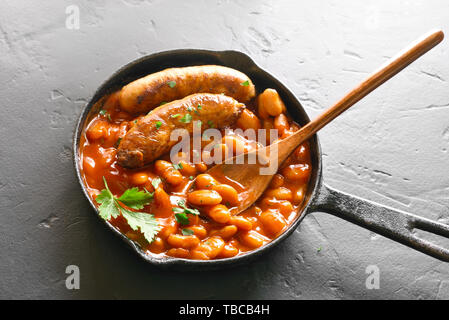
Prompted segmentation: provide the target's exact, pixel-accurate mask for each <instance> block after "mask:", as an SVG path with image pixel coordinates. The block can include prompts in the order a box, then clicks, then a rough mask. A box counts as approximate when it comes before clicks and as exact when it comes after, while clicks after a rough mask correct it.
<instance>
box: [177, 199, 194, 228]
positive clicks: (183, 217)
mask: <svg viewBox="0 0 449 320" xmlns="http://www.w3.org/2000/svg"><path fill="white" fill-rule="evenodd" d="M178 206H180V207H181V208H178V207H174V208H172V210H173V212H174V213H175V219H176V221H177V222H178V223H180V224H182V225H186V224H189V218H188V217H187V215H188V214H191V215H194V216H197V215H199V214H200V212H199V211H198V209H190V208H187V207H186V204H185V201H178Z"/></svg>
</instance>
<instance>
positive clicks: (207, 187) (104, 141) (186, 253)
mask: <svg viewBox="0 0 449 320" xmlns="http://www.w3.org/2000/svg"><path fill="white" fill-rule="evenodd" d="M94 110H97V113H95V114H92V115H91V117H90V119H89V121H88V123H87V125H86V127H85V130H84V132H83V134H82V137H81V144H80V155H81V157H80V162H81V163H80V168H81V175H82V178H83V181H84V184H85V186H86V188H87V191H88V193H89V195H90V197H92V199H94V200H95V198H96V197H97V195H98V194H99V193H100V191H101V190H102V189H104V188H105V185H104V182H103V177H104V178H105V179H106V180H107V183H108V186H109V189H110V190H111V192H112V193H113V194H114V195H115V196H117V197H119V196H120V195H122V194H123V192H124V191H125V190H127V189H129V188H132V187H137V188H139V189H140V190H144V188H145V189H146V190H147V191H149V192H152V193H154V196H153V200H152V201H151V203H150V204H149V205H147V206H145V207H144V208H143V209H142V210H140V211H141V212H146V213H151V214H153V215H154V217H155V218H156V219H157V222H158V224H159V226H160V231H159V232H158V234H157V236H156V237H155V238H154V240H153V241H152V242H151V243H149V242H148V241H147V240H146V239H145V238H144V236H143V234H142V233H141V232H140V231H139V230H138V231H134V230H133V229H132V228H131V227H129V226H128V224H127V222H126V220H125V219H124V218H123V217H122V216H118V217H117V218H115V219H114V218H112V219H111V220H110V222H111V224H112V225H113V226H114V227H115V228H117V229H118V230H119V231H120V232H121V233H123V234H124V235H126V236H127V237H128V238H129V239H131V240H132V241H135V242H136V243H138V244H139V245H140V246H141V248H142V249H143V250H144V251H146V252H147V254H150V255H156V256H160V257H162V256H172V257H178V258H186V259H203V260H209V259H223V258H230V257H234V256H237V255H241V254H245V252H248V251H251V250H255V249H257V248H259V247H261V246H263V245H265V244H267V243H268V242H270V241H271V240H273V239H275V238H276V237H278V236H279V235H280V234H281V233H282V232H284V231H285V230H286V229H287V228H288V226H289V225H290V224H291V223H292V222H293V221H294V220H295V219H296V218H297V217H298V214H299V213H298V211H299V209H300V208H301V205H302V203H303V200H304V195H305V193H306V190H307V184H308V181H309V177H310V173H311V169H312V168H311V160H310V154H309V144H308V142H305V143H303V144H302V145H301V146H300V147H298V148H297V149H296V150H295V151H294V152H293V154H292V155H291V156H290V157H289V158H288V159H287V160H286V162H285V163H283V164H282V166H281V167H280V168H279V170H278V172H277V173H276V175H275V176H274V178H273V180H272V181H271V184H270V186H269V188H268V189H267V190H266V191H265V193H264V194H263V196H262V197H261V198H260V199H259V200H258V201H257V202H256V203H255V204H254V205H253V206H251V207H250V208H249V209H247V210H246V211H244V212H243V213H241V214H240V215H238V216H232V215H231V214H230V209H231V208H232V207H233V206H234V205H236V204H237V203H238V201H239V195H241V194H242V193H243V192H244V190H243V189H242V188H239V185H237V184H232V183H227V181H226V180H225V179H220V180H222V181H217V180H216V179H215V178H213V177H211V176H210V175H208V174H207V173H205V172H206V171H207V169H208V168H210V167H211V166H212V165H213V163H210V161H209V162H208V163H209V164H206V163H207V162H206V160H207V159H208V158H211V157H213V153H216V152H219V153H222V154H227V153H229V152H230V151H233V152H234V155H235V154H238V153H241V152H246V151H249V150H251V149H252V148H255V147H257V143H256V142H255V141H250V140H248V139H245V137H242V136H240V135H238V134H232V135H227V136H224V137H223V139H222V141H221V143H219V144H217V145H216V146H215V147H214V148H213V150H212V151H210V152H208V151H203V152H202V154H201V156H202V160H203V162H201V163H196V164H193V163H191V162H190V158H189V157H188V156H186V155H182V154H181V155H180V156H181V158H182V159H183V160H181V162H180V164H181V165H178V166H173V163H171V162H170V158H169V155H164V156H162V157H161V158H160V159H158V160H156V161H154V162H153V163H151V164H150V165H148V166H145V167H143V168H139V169H126V168H123V167H121V166H120V165H118V164H117V161H116V152H117V145H118V144H119V143H120V140H121V139H122V138H123V137H124V136H125V134H126V133H127V131H128V130H129V129H130V128H131V127H132V126H133V125H134V123H135V122H136V121H137V120H138V119H139V118H141V117H143V115H140V116H137V117H136V116H133V115H131V114H129V113H127V112H124V111H123V110H120V108H119V104H118V94H117V93H112V94H110V95H108V96H107V97H104V98H103V99H101V100H100V101H99V102H98V103H97V106H96V107H95V108H94ZM237 128H240V129H243V130H246V129H255V130H258V129H265V130H270V129H277V130H278V139H284V138H286V137H288V136H289V135H291V134H293V133H294V132H295V131H297V130H298V129H299V125H298V124H296V123H295V122H294V121H293V120H292V119H291V118H290V117H289V115H288V114H287V113H286V108H285V105H284V103H283V102H282V100H281V98H280V97H279V95H278V93H277V92H276V90H274V89H266V90H265V91H264V92H263V93H261V94H260V95H259V96H258V97H257V98H256V99H255V101H254V103H253V104H252V105H251V104H248V106H247V108H245V109H244V110H243V112H241V114H240V118H239V119H238V120H237V121H236V122H235V124H234V127H233V128H231V129H237ZM222 132H224V131H222ZM267 136H268V137H269V134H267ZM209 160H210V159H209ZM155 179H160V181H161V183H160V184H159V185H157V184H155V183H152V182H154V181H156V180H155ZM154 185H156V186H157V188H156V189H155V187H154ZM180 200H184V201H185V203H186V205H187V206H188V207H191V208H197V209H199V211H200V212H201V215H199V216H198V215H188V218H189V220H188V224H185V225H182V224H180V223H179V222H178V221H177V220H176V218H175V214H174V212H173V207H175V206H176V204H177V203H178V202H179V201H180Z"/></svg>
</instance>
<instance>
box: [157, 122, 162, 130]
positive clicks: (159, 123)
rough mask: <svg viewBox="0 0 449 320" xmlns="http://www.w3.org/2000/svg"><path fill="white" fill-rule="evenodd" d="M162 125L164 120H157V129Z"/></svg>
mask: <svg viewBox="0 0 449 320" xmlns="http://www.w3.org/2000/svg"><path fill="white" fill-rule="evenodd" d="M161 126H162V122H160V121H156V129H159V128H160V127H161Z"/></svg>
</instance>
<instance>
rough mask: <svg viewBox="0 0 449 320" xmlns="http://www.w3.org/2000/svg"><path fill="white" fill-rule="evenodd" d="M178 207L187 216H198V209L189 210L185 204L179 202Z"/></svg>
mask: <svg viewBox="0 0 449 320" xmlns="http://www.w3.org/2000/svg"><path fill="white" fill-rule="evenodd" d="M178 206H180V207H181V208H183V209H184V212H185V213H188V214H192V215H194V216H198V215H199V214H200V212H199V211H198V209H190V208H187V207H186V203H185V202H184V201H179V202H178Z"/></svg>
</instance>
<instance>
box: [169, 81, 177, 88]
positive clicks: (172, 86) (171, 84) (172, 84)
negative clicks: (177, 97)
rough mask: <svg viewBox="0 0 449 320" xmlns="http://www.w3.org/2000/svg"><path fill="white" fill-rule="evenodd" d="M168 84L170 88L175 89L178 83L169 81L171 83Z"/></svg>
mask: <svg viewBox="0 0 449 320" xmlns="http://www.w3.org/2000/svg"><path fill="white" fill-rule="evenodd" d="M167 84H168V86H169V87H170V88H174V87H175V86H176V82H175V81H169V82H167Z"/></svg>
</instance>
